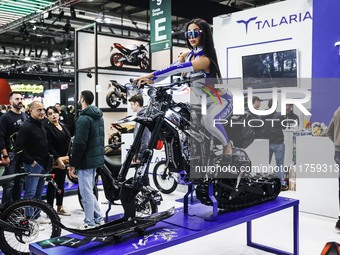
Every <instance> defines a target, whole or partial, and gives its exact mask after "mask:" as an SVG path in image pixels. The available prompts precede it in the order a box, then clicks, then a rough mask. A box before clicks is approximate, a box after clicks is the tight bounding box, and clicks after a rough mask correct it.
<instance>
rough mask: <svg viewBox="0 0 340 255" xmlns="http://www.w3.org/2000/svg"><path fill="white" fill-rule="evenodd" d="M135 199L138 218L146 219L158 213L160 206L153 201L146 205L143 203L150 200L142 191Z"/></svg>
mask: <svg viewBox="0 0 340 255" xmlns="http://www.w3.org/2000/svg"><path fill="white" fill-rule="evenodd" d="M135 199H136V204H137V207H136V216H137V217H144V216H148V215H151V214H154V213H157V212H158V206H157V204H156V203H155V202H154V201H153V200H149V201H148V202H146V203H144V202H143V201H145V200H146V199H148V197H147V196H146V194H145V193H144V192H142V191H141V192H139V193H138V194H137V195H136V198H135Z"/></svg>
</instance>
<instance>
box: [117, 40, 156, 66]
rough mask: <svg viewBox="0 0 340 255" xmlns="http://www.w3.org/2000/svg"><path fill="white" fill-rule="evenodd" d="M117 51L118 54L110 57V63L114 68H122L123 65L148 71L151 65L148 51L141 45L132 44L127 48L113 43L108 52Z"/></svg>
mask: <svg viewBox="0 0 340 255" xmlns="http://www.w3.org/2000/svg"><path fill="white" fill-rule="evenodd" d="M114 49H117V50H118V51H119V52H115V53H113V54H112V55H111V56H110V63H111V65H112V66H115V67H122V66H123V65H131V66H139V67H140V69H143V70H146V69H150V67H151V63H150V60H149V58H148V57H147V55H148V50H147V49H146V47H145V46H144V45H143V44H140V45H137V44H134V45H132V46H131V47H129V48H127V47H124V46H123V45H121V44H120V43H114V44H113V46H111V49H110V52H112V51H113V50H114Z"/></svg>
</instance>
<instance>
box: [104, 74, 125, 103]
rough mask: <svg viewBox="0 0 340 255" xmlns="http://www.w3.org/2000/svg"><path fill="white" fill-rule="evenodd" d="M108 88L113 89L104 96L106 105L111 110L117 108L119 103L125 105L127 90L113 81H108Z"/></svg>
mask: <svg viewBox="0 0 340 255" xmlns="http://www.w3.org/2000/svg"><path fill="white" fill-rule="evenodd" d="M108 87H109V88H111V87H113V90H111V91H110V92H109V93H108V94H107V95H106V103H107V105H108V106H110V107H111V108H117V107H118V106H119V105H120V104H121V103H123V104H126V103H127V98H126V97H127V89H126V87H125V86H123V85H121V84H119V83H118V82H117V81H115V80H110V84H109V86H108Z"/></svg>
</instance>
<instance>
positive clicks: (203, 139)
mask: <svg viewBox="0 0 340 255" xmlns="http://www.w3.org/2000/svg"><path fill="white" fill-rule="evenodd" d="M186 83H188V81H177V82H175V83H172V84H169V85H165V86H149V90H148V95H149V96H150V107H149V109H148V111H147V110H146V116H145V117H143V118H139V119H138V118H137V119H135V121H137V122H140V123H141V126H146V127H148V128H149V129H150V130H151V131H152V133H151V138H150V143H149V146H148V149H147V150H145V151H144V155H143V160H142V161H141V166H142V167H140V168H139V169H138V170H137V180H135V181H134V182H133V183H132V185H137V184H138V177H139V179H141V176H143V175H144V171H145V170H146V169H147V167H148V164H150V161H151V158H152V152H153V151H152V149H153V148H154V146H155V144H156V143H157V141H158V140H163V141H164V144H165V153H166V163H165V165H166V167H167V169H169V173H171V174H176V178H177V180H176V181H177V182H180V183H182V184H188V185H194V186H196V188H195V190H196V197H197V198H198V199H199V200H200V201H201V203H202V204H205V205H213V204H214V203H213V201H212V200H216V201H217V203H218V208H220V209H224V210H228V211H232V210H239V209H242V208H245V207H249V206H252V205H255V204H260V203H263V202H266V201H269V200H273V199H275V198H276V197H277V196H278V194H279V193H280V188H281V184H280V179H279V178H278V177H277V176H276V175H274V174H261V173H257V174H253V173H252V172H251V171H250V170H251V162H250V159H249V157H248V155H247V154H246V152H245V151H244V150H243V149H241V148H236V147H234V148H233V155H232V161H231V163H229V164H226V163H225V162H223V160H222V157H221V156H219V155H217V153H218V147H216V146H215V145H216V144H215V143H214V139H213V138H212V136H211V135H210V134H209V132H207V131H206V130H205V129H204V128H203V127H202V126H201V125H200V120H199V118H198V115H199V111H200V107H198V109H195V108H197V107H195V106H194V105H191V106H189V105H188V104H185V103H176V102H175V101H174V100H173V98H172V95H171V93H169V91H171V90H173V89H178V87H181V86H182V85H183V84H186ZM189 85H190V81H189ZM197 167H198V168H199V169H201V170H202V171H199V173H196V170H197ZM218 167H220V168H223V169H225V173H222V174H217V172H216V171H215V169H217V168H218ZM160 177H161V178H164V176H163V177H162V176H161V175H160ZM211 194H213V195H211ZM212 196H214V197H215V199H213V198H212Z"/></svg>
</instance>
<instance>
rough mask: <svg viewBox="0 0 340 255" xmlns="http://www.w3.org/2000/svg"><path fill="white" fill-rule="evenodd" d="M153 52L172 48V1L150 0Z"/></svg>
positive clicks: (151, 46)
mask: <svg viewBox="0 0 340 255" xmlns="http://www.w3.org/2000/svg"><path fill="white" fill-rule="evenodd" d="M150 29H151V33H150V34H151V43H150V48H151V52H156V51H161V50H166V49H170V48H171V41H172V39H171V1H170V0H150Z"/></svg>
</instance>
